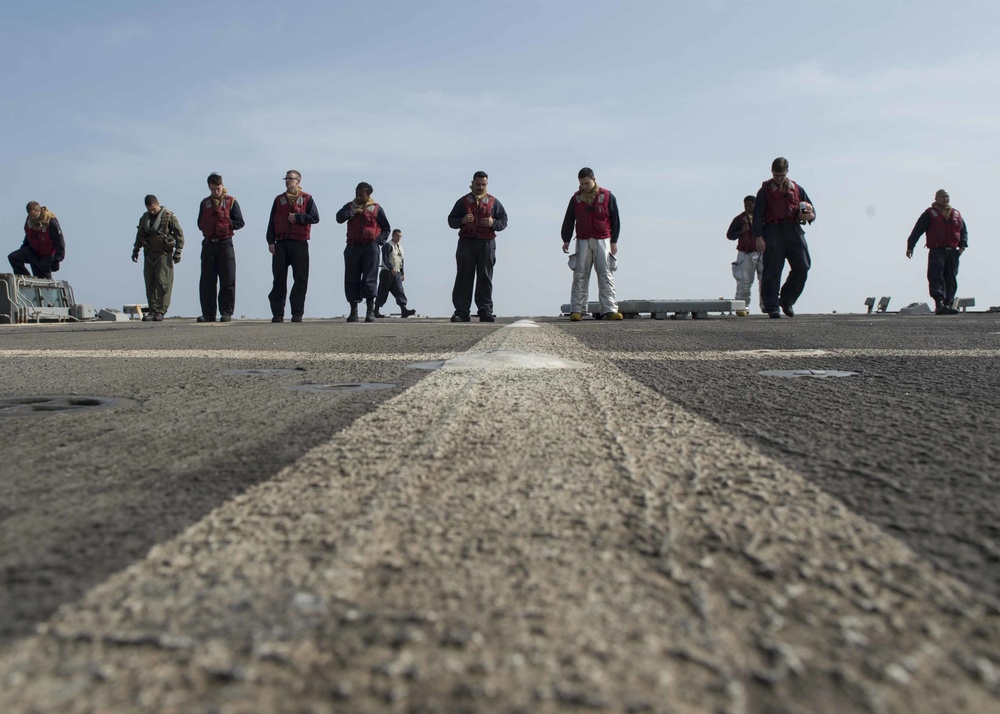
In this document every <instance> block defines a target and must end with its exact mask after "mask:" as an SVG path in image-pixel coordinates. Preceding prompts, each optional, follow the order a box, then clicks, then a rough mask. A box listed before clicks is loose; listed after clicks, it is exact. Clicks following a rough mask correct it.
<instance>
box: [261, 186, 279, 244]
mask: <svg viewBox="0 0 1000 714" xmlns="http://www.w3.org/2000/svg"><path fill="white" fill-rule="evenodd" d="M277 207H278V199H274V203H272V204H271V215H270V217H269V218H268V219H267V233H265V234H264V237H265V238H267V244H268V245H274V210H275V209H276V208H277ZM272 252H273V251H272Z"/></svg>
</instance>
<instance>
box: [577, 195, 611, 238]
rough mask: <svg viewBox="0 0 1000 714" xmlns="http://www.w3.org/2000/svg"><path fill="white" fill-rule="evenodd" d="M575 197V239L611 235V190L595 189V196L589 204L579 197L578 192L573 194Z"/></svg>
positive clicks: (607, 236)
mask: <svg viewBox="0 0 1000 714" xmlns="http://www.w3.org/2000/svg"><path fill="white" fill-rule="evenodd" d="M573 198H574V199H576V205H575V212H576V237H577V240H588V239H590V238H599V239H604V238H610V237H611V210H610V209H611V191H609V190H608V189H606V188H598V189H597V198H595V199H594V202H593V203H592V204H590V205H587V203H586V201H584V200H583V199H582V198H580V192H579V191H577V192H576V193H574V194H573Z"/></svg>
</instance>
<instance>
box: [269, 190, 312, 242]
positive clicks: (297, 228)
mask: <svg viewBox="0 0 1000 714" xmlns="http://www.w3.org/2000/svg"><path fill="white" fill-rule="evenodd" d="M311 198H312V196H310V195H309V194H308V193H306V192H305V191H301V192H300V193H299V195H298V196H296V198H295V200H294V201H289V200H288V196H287V195H286V194H284V193H282V194H279V195H278V197H277V198H276V199H274V201H275V206H274V238H275V240H309V233H310V231H311V229H312V224H310V223H299V222H298V221H296V222H295V223H289V222H288V214H289V213H305V212H306V208H308V207H309V199H311Z"/></svg>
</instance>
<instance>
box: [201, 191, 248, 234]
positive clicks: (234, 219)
mask: <svg viewBox="0 0 1000 714" xmlns="http://www.w3.org/2000/svg"><path fill="white" fill-rule="evenodd" d="M198 219H199V221H200V220H201V214H200V213H199V214H198ZM229 222H230V223H231V224H232V226H233V230H234V231H238V230H239V229H240V228H242V227H243V226H245V225H246V223H245V222H244V220H243V211H241V210H240V204H239V202H238V201H237V200H236V199H235V198H234V199H233V205H232V208H230V209H229Z"/></svg>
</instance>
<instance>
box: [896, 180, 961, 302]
mask: <svg viewBox="0 0 1000 714" xmlns="http://www.w3.org/2000/svg"><path fill="white" fill-rule="evenodd" d="M950 201H951V197H950V196H949V195H948V192H947V191H945V190H944V189H941V190H940V191H938V192H937V193H935V194H934V203H932V204H931V207H930V208H928V209H927V210H926V211H924V212H923V213H922V214H921V215H920V218H918V219H917V223H916V225H915V226H913V231H912V232H911V233H910V237H909V238H907V239H906V257H907V258H912V257H913V248H914V247H915V246H916V245H917V241H918V240H919V239H920V236H922V235H924V234H925V233H926V234H927V284H928V286H929V288H930V293H931V297H932V298H934V304H935V310H934V312H935V314H938V315H956V314H958V310H957V309H956V308H955V304H954V303H955V294H956V293H957V292H958V258H959V256H960V255H962V253H964V252H965V249H966V248H968V247H969V231H968V230H967V229H966V227H965V219H964V218H963V217H962V214H961V213H959V212H958V209H957V208H953V207H952V206H951V204H950Z"/></svg>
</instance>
